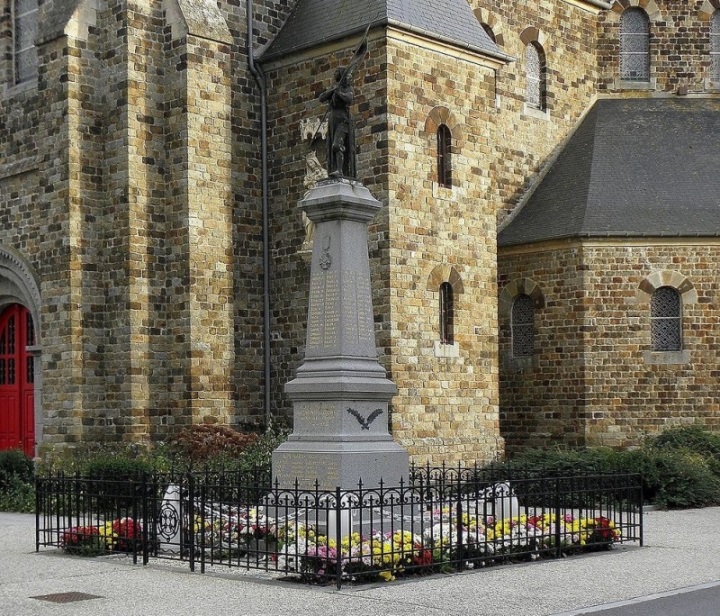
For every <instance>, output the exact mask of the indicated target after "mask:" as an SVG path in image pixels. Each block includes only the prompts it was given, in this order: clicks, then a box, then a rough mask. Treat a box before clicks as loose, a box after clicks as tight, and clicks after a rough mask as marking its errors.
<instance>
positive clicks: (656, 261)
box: [500, 242, 720, 450]
mask: <svg viewBox="0 0 720 616" xmlns="http://www.w3.org/2000/svg"><path fill="white" fill-rule="evenodd" d="M719 248H720V247H718V245H716V244H714V243H713V244H708V243H700V242H688V243H682V244H680V243H675V242H666V243H652V242H647V243H644V244H641V245H638V244H632V243H629V242H628V243H619V242H605V243H603V242H596V243H586V244H585V245H580V244H577V245H573V246H567V247H566V248H562V247H561V246H559V245H556V246H552V247H550V246H548V247H547V248H538V249H535V250H531V249H530V248H527V249H524V250H523V249H515V250H510V249H507V250H504V251H502V254H501V266H500V281H501V297H502V289H504V288H507V287H509V286H510V285H511V283H513V281H515V280H518V279H523V280H532V281H534V283H536V284H537V285H538V286H539V288H540V289H541V290H542V293H543V297H544V306H543V307H541V308H538V309H536V312H535V354H534V356H533V358H532V360H531V361H524V358H523V359H518V358H513V357H512V354H511V351H510V332H509V328H508V315H507V314H506V315H505V318H504V319H502V320H501V324H500V353H501V358H502V359H501V362H502V365H503V369H502V371H501V378H500V399H501V407H502V412H501V419H500V421H501V429H502V432H503V435H504V436H505V437H506V440H507V444H508V448H509V449H510V450H515V449H519V448H522V447H524V446H528V445H537V444H543V443H547V442H550V441H552V442H558V443H564V444H567V445H577V444H591V445H608V446H615V447H617V446H628V445H637V444H639V443H640V442H641V441H642V438H643V436H644V435H646V434H653V433H656V432H658V431H661V430H662V429H663V428H665V427H667V426H670V425H676V424H683V423H695V422H698V423H703V424H705V425H708V426H710V427H713V426H717V425H718V417H720V414H719V410H720V408H719V407H718V401H717V397H716V395H715V381H716V379H717V375H718V374H720V359H718V357H719V356H718V353H717V345H718V328H717V325H718V316H717V314H718V312H717V308H718V306H717V297H718V295H717V294H718V281H717V276H716V266H715V265H714V264H716V263H717V259H718V257H720V251H719ZM653 274H655V276H653ZM654 277H655V278H657V279H658V280H665V281H671V280H673V279H676V280H683V281H685V280H687V281H688V282H687V283H684V284H683V285H681V287H682V288H681V290H682V304H683V305H682V311H683V319H682V331H683V347H682V348H683V353H682V354H677V353H652V352H651V348H652V347H651V339H650V305H649V297H648V296H647V295H646V294H644V293H642V290H643V289H647V286H646V285H647V282H645V281H647V280H648V279H650V280H652V279H653V278H654ZM688 283H689V284H688ZM668 284H671V283H668Z"/></svg>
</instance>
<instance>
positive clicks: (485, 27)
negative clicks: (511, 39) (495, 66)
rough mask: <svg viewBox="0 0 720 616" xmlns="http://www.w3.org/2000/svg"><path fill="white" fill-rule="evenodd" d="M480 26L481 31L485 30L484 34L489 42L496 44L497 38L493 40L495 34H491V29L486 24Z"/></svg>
mask: <svg viewBox="0 0 720 616" xmlns="http://www.w3.org/2000/svg"><path fill="white" fill-rule="evenodd" d="M480 26H481V27H482V29H483V30H485V34H487V35H488V36H489V37H490V40H491V41H492V42H493V43H496V44H497V38H495V32H493V29H492V28H491V27H490V26H489V25H488V24H483V23H481V24H480Z"/></svg>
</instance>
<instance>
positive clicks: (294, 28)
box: [261, 0, 510, 61]
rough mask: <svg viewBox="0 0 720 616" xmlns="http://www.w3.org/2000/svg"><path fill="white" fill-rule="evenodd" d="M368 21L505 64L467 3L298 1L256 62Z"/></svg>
mask: <svg viewBox="0 0 720 616" xmlns="http://www.w3.org/2000/svg"><path fill="white" fill-rule="evenodd" d="M369 23H371V24H372V26H371V27H372V28H375V27H378V26H387V25H392V26H397V27H400V28H403V29H405V30H409V31H411V32H415V33H418V34H423V35H425V36H429V37H431V38H435V39H438V40H441V41H445V42H449V43H452V44H455V45H458V46H461V47H464V48H467V49H471V50H473V51H476V52H480V53H485V54H489V55H491V56H494V57H497V58H499V59H501V60H504V61H507V60H509V59H510V58H509V56H507V55H506V54H504V53H503V52H502V51H501V50H500V49H499V48H498V46H497V45H496V44H495V43H494V42H493V41H492V39H491V38H490V37H489V36H488V35H487V33H486V32H485V30H483V28H482V26H481V25H480V23H479V22H478V20H477V18H476V17H475V15H474V14H473V12H472V9H471V8H470V5H469V4H468V3H467V0H298V2H297V4H296V5H295V8H294V9H293V11H292V13H291V14H290V16H289V17H288V20H287V22H286V23H285V25H284V26H283V28H282V29H281V30H280V32H279V33H278V35H277V36H276V37H275V39H274V40H273V41H272V42H271V43H270V45H269V46H268V47H267V49H266V50H265V51H264V52H263V53H262V56H261V59H262V60H263V61H267V60H269V59H273V58H277V57H281V56H285V55H288V54H290V53H294V52H297V51H300V50H302V49H307V48H310V47H316V46H318V45H321V44H324V43H328V42H331V41H334V40H337V39H342V38H345V37H347V36H351V35H353V34H356V33H361V32H364V31H365V28H367V26H368V24H369Z"/></svg>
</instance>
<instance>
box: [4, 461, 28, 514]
mask: <svg viewBox="0 0 720 616" xmlns="http://www.w3.org/2000/svg"><path fill="white" fill-rule="evenodd" d="M34 510H35V468H34V463H33V461H32V460H31V459H30V458H28V457H27V456H26V455H25V454H24V453H23V452H22V451H20V450H19V449H7V450H4V451H0V511H19V512H30V511H34Z"/></svg>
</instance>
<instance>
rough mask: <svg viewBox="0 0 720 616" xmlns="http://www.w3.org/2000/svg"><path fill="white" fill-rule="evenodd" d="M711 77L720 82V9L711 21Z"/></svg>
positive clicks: (715, 81)
mask: <svg viewBox="0 0 720 616" xmlns="http://www.w3.org/2000/svg"><path fill="white" fill-rule="evenodd" d="M710 79H711V81H713V82H714V83H715V84H716V85H717V84H720V9H718V10H717V11H715V12H714V13H713V16H712V20H711V21H710Z"/></svg>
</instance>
